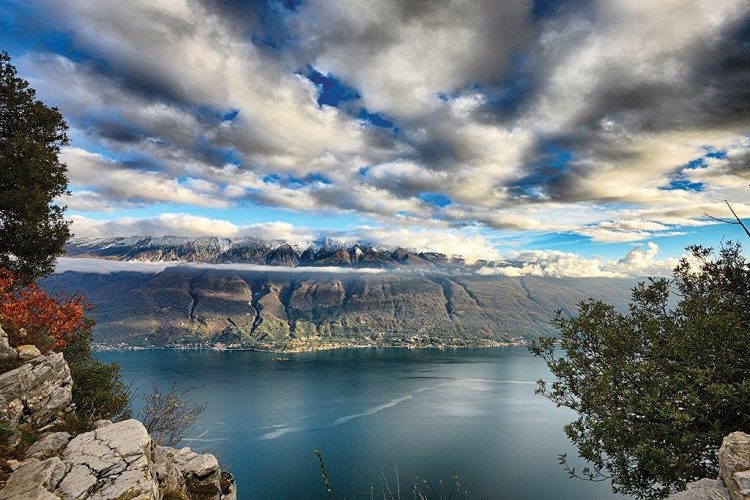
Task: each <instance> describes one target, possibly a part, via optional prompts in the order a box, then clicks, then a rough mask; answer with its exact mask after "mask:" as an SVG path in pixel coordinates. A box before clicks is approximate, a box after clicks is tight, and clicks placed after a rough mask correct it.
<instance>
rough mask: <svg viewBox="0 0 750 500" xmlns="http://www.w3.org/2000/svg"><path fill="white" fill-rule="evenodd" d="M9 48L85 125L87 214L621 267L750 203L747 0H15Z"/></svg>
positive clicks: (80, 231)
mask: <svg viewBox="0 0 750 500" xmlns="http://www.w3.org/2000/svg"><path fill="white" fill-rule="evenodd" d="M0 49H3V50H7V51H8V52H9V53H10V55H11V57H12V58H13V64H15V65H16V66H17V68H18V70H19V74H20V75H21V76H22V77H23V78H25V79H27V80H28V81H29V82H30V83H31V84H32V85H33V86H34V87H35V88H36V89H37V90H38V96H39V98H40V99H42V100H43V101H44V102H45V103H47V104H50V105H54V106H57V107H59V109H60V110H61V111H62V113H63V115H64V116H65V118H66V120H67V122H68V124H69V125H70V133H69V135H70V139H71V144H70V146H69V147H66V148H65V149H64V150H63V151H62V155H61V156H62V159H63V160H64V162H65V163H66V164H67V166H68V169H69V178H70V187H71V191H72V194H71V195H70V196H67V197H65V198H64V199H63V200H60V201H61V202H62V203H64V204H66V205H67V206H68V212H67V213H68V216H69V217H70V218H71V219H72V220H73V225H72V229H73V232H74V233H75V234H76V235H78V236H112V235H136V234H143V235H188V236H192V235H195V236H226V237H243V236H253V237H259V238H264V239H288V240H293V241H302V242H303V241H311V240H315V239H318V238H321V237H331V238H345V239H350V240H355V239H358V240H363V241H368V242H371V243H373V244H378V245H386V246H404V247H407V248H413V249H417V250H432V251H440V252H444V253H448V254H462V255H465V256H466V257H468V258H469V259H479V258H486V259H512V260H514V261H519V262H522V263H523V266H521V268H522V269H527V272H528V273H545V272H550V273H552V272H553V271H549V270H550V269H556V270H557V271H554V273H557V274H567V275H597V273H599V275H607V273H620V272H621V273H625V274H638V273H649V272H658V271H663V270H665V269H669V267H670V266H673V265H674V263H675V262H676V260H675V259H677V258H679V257H680V256H681V255H683V253H684V247H685V246H686V245H689V244H693V243H700V244H705V245H710V246H714V247H715V246H717V245H719V244H720V243H721V242H722V241H726V240H728V239H731V240H741V239H742V238H743V234H742V232H741V230H740V229H739V227H738V226H736V225H725V224H718V223H716V222H715V221H712V220H710V219H708V218H706V217H705V214H706V213H709V214H711V215H714V216H717V217H729V216H730V215H731V214H730V213H729V211H728V209H727V207H726V205H725V204H724V200H729V201H730V202H731V203H732V206H733V207H734V209H735V210H736V211H737V213H738V214H739V215H740V216H742V217H750V203H748V199H750V196H749V195H750V187H748V184H750V3H749V2H747V1H746V0H710V1H703V0H683V1H674V0H659V1H654V0H603V1H585V0H572V1H560V0H535V1H534V0H528V1H526V0H502V1H483V0H465V1H452V0H434V1H428V0H413V1H406V0H403V1H397V0H381V1H372V0H284V1H268V2H260V1H255V2H240V1H231V0H147V1H146V0H143V1H142V0H130V1H128V2H122V1H113V0H98V1H96V2H91V1H87V0H35V1H34V2H27V1H19V2H16V1H14V0H10V1H8V0H0ZM524 266H526V267H524Z"/></svg>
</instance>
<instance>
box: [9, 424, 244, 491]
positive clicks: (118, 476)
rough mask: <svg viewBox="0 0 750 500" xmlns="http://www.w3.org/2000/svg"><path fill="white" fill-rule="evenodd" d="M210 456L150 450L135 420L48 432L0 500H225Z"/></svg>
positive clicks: (228, 487) (224, 485)
mask: <svg viewBox="0 0 750 500" xmlns="http://www.w3.org/2000/svg"><path fill="white" fill-rule="evenodd" d="M235 497H236V489H235V486H234V482H233V481H230V482H227V481H222V471H221V468H220V467H219V463H218V462H217V460H216V457H214V456H213V455H210V454H199V453H195V452H193V451H191V450H190V449H189V448H183V449H181V450H177V449H174V448H166V447H161V446H156V445H155V444H154V442H153V441H152V440H151V437H150V436H149V435H148V432H146V428H145V427H144V426H143V424H141V423H140V422H139V421H137V420H125V421H122V422H117V423H113V424H109V425H104V426H103V427H100V428H98V429H95V430H93V431H90V432H86V433H83V434H79V435H78V436H76V437H74V438H72V439H71V438H70V435H68V434H66V433H54V434H49V435H47V436H45V437H44V438H42V439H41V440H40V441H38V442H37V443H35V444H34V445H33V446H32V447H31V448H29V450H28V453H27V458H26V460H24V461H23V462H22V463H21V464H20V465H19V466H18V468H17V469H16V470H15V471H14V472H13V473H12V474H11V476H10V478H9V479H8V482H7V484H6V486H5V488H4V489H3V490H0V500H9V499H14V498H40V499H53V498H54V499H59V498H62V499H88V498H90V499H143V500H146V499H149V500H152V499H153V500H158V499H167V498H168V499H185V500H190V499H199V500H204V499H205V500H209V499H210V500H225V499H227V500H230V499H234V498H235Z"/></svg>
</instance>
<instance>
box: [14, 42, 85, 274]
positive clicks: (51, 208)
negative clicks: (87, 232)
mask: <svg viewBox="0 0 750 500" xmlns="http://www.w3.org/2000/svg"><path fill="white" fill-rule="evenodd" d="M67 130H68V126H67V124H66V123H65V120H64V119H63V117H62V115H61V114H60V112H59V111H58V110H57V108H54V107H48V106H46V105H45V104H44V103H43V102H41V101H39V100H37V99H36V91H35V90H34V89H33V88H31V87H30V86H29V83H28V82H27V81H26V80H24V79H22V78H19V77H18V76H17V72H16V68H15V67H14V66H13V65H12V64H11V63H10V56H8V53H7V52H0V267H4V268H7V269H10V270H12V271H14V272H16V273H18V274H20V275H21V276H22V277H24V278H25V279H26V280H31V279H34V278H37V277H40V276H43V275H45V274H48V273H50V272H52V270H53V269H54V265H55V259H56V258H57V256H58V255H60V254H61V253H62V252H63V249H64V245H65V242H66V241H67V239H68V237H69V236H70V229H69V227H68V224H69V223H68V222H67V221H66V220H65V219H64V217H63V213H64V211H65V207H64V206H60V205H57V204H55V199H56V198H57V197H59V196H61V195H63V194H66V193H68V190H67V186H68V178H67V176H66V171H67V168H66V166H65V164H63V163H61V162H60V160H59V158H58V155H59V153H60V148H61V147H62V146H65V145H67V144H68V136H67Z"/></svg>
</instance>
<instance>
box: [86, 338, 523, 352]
mask: <svg viewBox="0 0 750 500" xmlns="http://www.w3.org/2000/svg"><path fill="white" fill-rule="evenodd" d="M527 343H528V341H527V340H525V339H512V340H508V341H486V342H481V343H480V342H478V343H475V344H474V343H472V344H465V343H455V344H452V343H448V344H429V343H428V344H403V345H395V344H386V345H378V344H344V343H342V344H338V343H336V344H321V345H317V346H307V347H305V346H296V347H292V348H279V349H274V348H271V347H268V348H263V347H248V346H233V345H225V344H221V343H215V344H205V345H190V344H180V345H170V346H157V345H152V346H134V345H127V344H116V345H111V344H102V343H95V344H94V345H93V346H92V350H93V351H94V352H108V351H146V350H149V351H156V350H164V351H219V352H221V351H247V352H265V353H269V354H290V353H304V352H315V351H333V350H337V349H440V350H445V349H454V350H457V349H490V348H497V347H513V346H523V345H526V344H527Z"/></svg>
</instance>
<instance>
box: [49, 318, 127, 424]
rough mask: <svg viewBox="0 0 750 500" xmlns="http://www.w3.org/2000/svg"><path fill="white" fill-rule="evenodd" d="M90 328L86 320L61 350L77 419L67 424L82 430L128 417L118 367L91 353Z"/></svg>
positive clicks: (123, 385)
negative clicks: (71, 379) (99, 422)
mask: <svg viewBox="0 0 750 500" xmlns="http://www.w3.org/2000/svg"><path fill="white" fill-rule="evenodd" d="M92 326H93V321H91V320H88V321H87V322H86V324H85V326H84V327H82V328H81V329H80V330H79V332H78V335H76V336H75V337H74V338H73V339H72V340H71V341H70V342H69V343H68V345H67V346H65V349H63V356H64V357H65V360H66V361H67V362H68V365H69V366H70V373H71V376H72V377H73V403H75V405H76V417H75V418H76V419H77V420H78V422H69V424H71V425H74V426H76V427H78V428H83V429H84V430H88V429H86V427H88V428H90V427H91V426H92V425H93V423H94V422H96V421H97V420H100V419H107V420H114V421H117V420H123V419H126V418H130V415H131V409H130V403H131V400H132V393H131V391H130V387H129V386H128V385H126V384H125V383H124V382H123V381H122V377H121V375H120V367H119V366H118V365H117V364H116V363H111V364H106V363H102V362H101V361H99V360H98V359H96V358H95V357H94V356H93V355H92V354H91V337H92V335H93V333H92Z"/></svg>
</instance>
